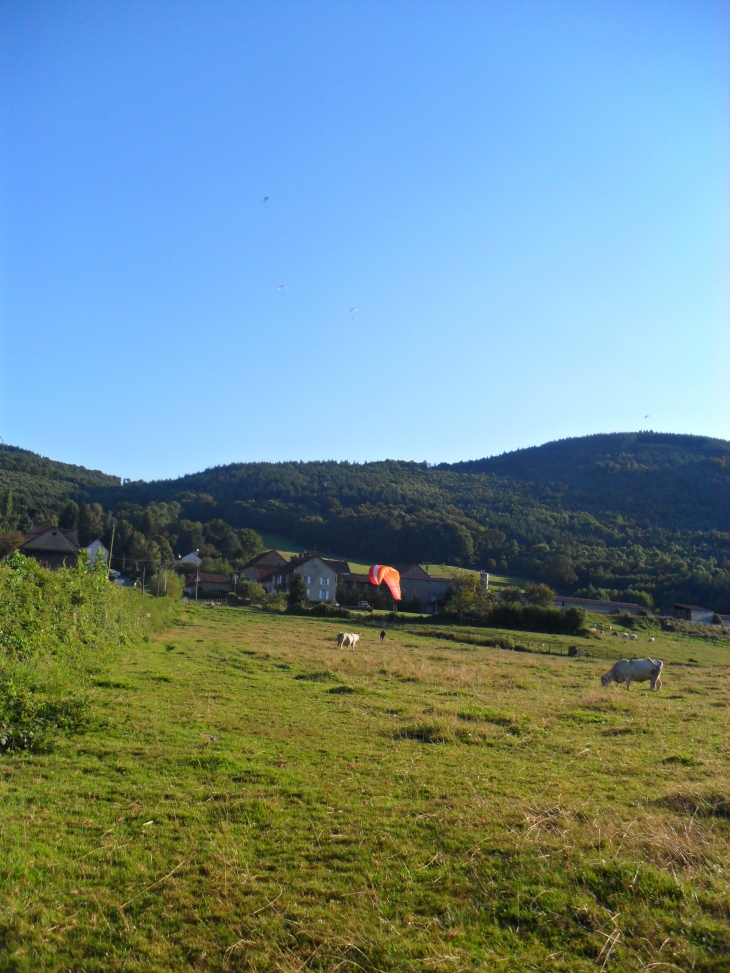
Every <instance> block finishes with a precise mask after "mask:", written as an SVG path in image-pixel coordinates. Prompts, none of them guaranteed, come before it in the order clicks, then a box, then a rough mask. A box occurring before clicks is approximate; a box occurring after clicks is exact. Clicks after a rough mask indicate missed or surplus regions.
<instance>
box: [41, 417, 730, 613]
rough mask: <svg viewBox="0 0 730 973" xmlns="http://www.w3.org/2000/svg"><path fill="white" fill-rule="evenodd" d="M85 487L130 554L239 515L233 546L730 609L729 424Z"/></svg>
mask: <svg viewBox="0 0 730 973" xmlns="http://www.w3.org/2000/svg"><path fill="white" fill-rule="evenodd" d="M44 462H45V461H44ZM79 489H80V488H79ZM84 489H85V490H87V489H88V493H89V496H93V498H94V500H95V501H96V502H97V503H99V504H100V505H101V508H103V511H104V512H105V516H106V515H111V514H112V513H113V515H114V517H116V518H117V519H118V520H119V521H120V524H121V521H124V523H125V524H127V525H129V527H123V532H124V531H126V533H127V536H128V537H131V538H133V541H130V542H129V543H130V544H131V547H130V556H131V551H132V550H133V549H136V550H142V549H143V546H144V545H143V539H144V538H147V539H153V538H156V540H155V544H156V545H157V549H158V550H164V551H167V549H168V548H169V549H170V550H172V551H174V552H175V553H182V547H183V546H184V545H185V544H187V543H188V542H190V543H191V546H200V544H199V543H197V544H192V541H193V538H195V539H196V541H201V539H202V541H203V542H204V543H208V544H209V545H210V546H211V547H212V548H215V550H217V551H219V552H220V553H221V555H222V556H224V555H225V552H224V551H223V550H222V547H223V546H225V544H224V541H223V540H222V539H218V538H219V535H220V537H221V538H222V537H223V536H224V535H225V534H226V530H230V531H231V532H232V534H233V535H234V537H230V536H229V537H228V549H229V550H231V551H232V550H233V548H234V547H235V536H238V538H239V541H240V543H241V549H245V547H246V546H247V545H246V543H245V542H244V539H243V538H242V536H241V535H240V531H241V530H243V529H246V528H248V529H254V530H257V531H264V532H270V533H275V534H281V535H285V536H288V537H291V538H293V539H294V540H296V541H297V542H298V543H299V544H300V545H301V547H302V549H304V548H311V549H316V550H319V551H321V552H322V553H324V554H333V555H337V554H347V555H348V556H351V557H358V558H361V559H362V560H378V561H391V562H404V561H419V562H432V563H450V564H458V565H462V566H465V567H479V568H484V569H486V570H491V571H500V572H502V573H509V574H512V575H516V576H519V577H524V578H529V579H534V580H537V581H545V582H547V583H548V584H551V585H552V586H554V587H556V588H558V589H559V590H562V591H565V592H568V591H570V592H580V593H582V594H586V595H598V596H600V597H604V596H607V597H612V598H620V599H623V600H639V601H643V602H644V603H646V604H647V605H649V604H652V603H658V604H662V603H665V602H667V601H669V600H670V599H677V600H686V601H693V602H698V603H706V604H708V605H709V606H711V607H714V608H716V610H718V611H730V443H727V442H724V441H722V440H713V439H708V438H706V437H700V436H674V435H662V434H656V433H621V434H613V435H600V436H589V437H583V438H579V439H568V440H562V441H560V442H557V443H547V444H545V445H544V446H540V447H535V448H533V449H529V450H519V451H517V452H514V453H508V454H505V455H503V456H498V457H493V458H490V459H482V460H476V461H473V462H469V463H457V464H453V465H448V464H442V465H439V466H436V467H433V466H428V465H427V464H425V463H412V462H401V461H396V460H386V461H382V462H375V463H364V464H356V463H347V462H344V463H337V462H309V463H297V462H289V463H234V464H230V465H228V466H220V467H215V468H212V469H209V470H205V471H203V472H201V473H196V474H192V475H189V476H184V477H180V478H178V479H175V480H161V481H154V482H151V483H145V482H137V483H129V484H124V485H118V481H117V483H116V484H114V485H112V484H108V485H103V484H99V485H98V486H97V487H87V486H86V485H85V484H84ZM110 522H111V521H110V520H109V523H110ZM213 524H215V528H214V529H211V528H212V525H213ZM191 525H192V526H191ZM221 525H222V526H221ZM130 528H131V530H130ZM224 528H225V529H224ZM208 535H210V536H208ZM163 542H164V543H163ZM166 544H167V547H166V546H165V545H166Z"/></svg>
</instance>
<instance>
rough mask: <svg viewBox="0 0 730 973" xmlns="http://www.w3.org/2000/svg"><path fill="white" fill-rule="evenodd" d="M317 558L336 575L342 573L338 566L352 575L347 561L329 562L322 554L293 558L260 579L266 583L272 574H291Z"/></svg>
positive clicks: (299, 555) (301, 555)
mask: <svg viewBox="0 0 730 973" xmlns="http://www.w3.org/2000/svg"><path fill="white" fill-rule="evenodd" d="M315 558H318V559H319V560H320V561H321V562H322V563H323V564H326V565H327V567H328V568H330V569H331V570H332V571H334V572H335V573H336V574H339V573H340V572H339V571H338V569H337V565H343V566H344V567H346V568H347V571H346V572H344V573H346V574H349V573H350V565H349V564H347V562H346V561H328V560H327V558H326V557H322V556H321V554H298V555H297V556H296V557H293V558H292V559H291V561H286V562H285V563H284V564H279V565H277V566H276V567H274V568H271V570H270V571H267V572H266V574H265V575H264V576H263V577H261V578H259V580H260V581H265V580H266V579H267V578H270V577H271V576H272V574H281V575H286V574H291V573H292V571H294V570H296V568H302V567H304V565H305V564H309V562H310V561H314V559H315Z"/></svg>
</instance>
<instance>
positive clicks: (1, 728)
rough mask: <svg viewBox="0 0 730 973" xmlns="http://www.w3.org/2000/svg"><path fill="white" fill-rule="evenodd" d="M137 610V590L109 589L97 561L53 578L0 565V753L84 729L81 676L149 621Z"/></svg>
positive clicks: (27, 566) (17, 565)
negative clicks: (107, 652) (56, 733)
mask: <svg viewBox="0 0 730 973" xmlns="http://www.w3.org/2000/svg"><path fill="white" fill-rule="evenodd" d="M151 604H152V602H150V601H147V602H146V605H148V606H150V605H151ZM144 605H145V602H143V601H142V599H141V598H140V595H139V594H138V593H137V592H131V591H125V590H124V589H122V588H118V587H116V586H115V585H111V584H109V581H108V578H107V567H106V563H105V562H104V561H103V560H102V559H101V558H98V559H97V563H96V564H95V565H93V566H90V565H89V564H88V563H87V561H86V559H85V558H83V557H81V558H80V559H79V563H78V564H77V565H76V566H75V567H73V568H62V569H60V570H59V571H55V572H51V571H47V570H46V569H45V568H42V567H41V566H40V565H39V564H38V563H37V562H36V561H34V560H32V559H29V558H26V557H24V556H23V555H22V554H19V553H16V554H14V555H13V556H12V557H11V558H10V559H9V560H8V561H6V562H5V563H3V564H0V751H2V752H4V751H6V750H10V749H16V748H25V749H27V748H31V747H34V746H37V745H38V744H39V743H40V742H41V741H42V740H44V739H46V738H47V737H48V736H49V735H50V733H51V731H54V732H61V731H66V732H72V731H75V730H78V729H80V728H81V727H83V725H84V724H85V722H86V719H87V709H88V706H87V701H86V698H85V696H84V694H83V686H84V683H85V679H86V676H87V673H88V670H89V668H90V667H91V666H92V665H98V659H99V655H100V653H101V652H103V651H104V650H106V649H108V648H111V647H112V646H117V645H119V643H120V642H123V641H125V640H126V639H127V638H128V637H129V635H130V634H131V633H132V632H133V631H135V630H139V629H140V628H142V627H143V626H146V625H147V620H146V616H150V621H152V619H151V616H152V614H153V613H152V612H143V611H142V610H141V609H142V608H143V606H144ZM154 614H155V615H158V614H162V615H165V614H166V613H165V611H164V610H163V611H162V612H155V613H154ZM143 616H145V617H143Z"/></svg>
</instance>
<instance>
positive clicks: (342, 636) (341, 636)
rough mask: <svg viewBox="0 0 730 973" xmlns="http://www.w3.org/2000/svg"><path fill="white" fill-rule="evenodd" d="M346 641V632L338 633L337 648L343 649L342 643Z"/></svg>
mask: <svg viewBox="0 0 730 973" xmlns="http://www.w3.org/2000/svg"><path fill="white" fill-rule="evenodd" d="M344 641H345V632H338V633H337V648H338V649H341V648H342V643H343V642H344Z"/></svg>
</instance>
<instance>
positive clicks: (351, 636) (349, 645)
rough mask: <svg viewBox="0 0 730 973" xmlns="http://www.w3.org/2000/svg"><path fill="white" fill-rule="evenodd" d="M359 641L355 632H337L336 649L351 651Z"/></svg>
mask: <svg viewBox="0 0 730 973" xmlns="http://www.w3.org/2000/svg"><path fill="white" fill-rule="evenodd" d="M359 640H360V636H359V634H356V633H355V632H338V633H337V648H338V649H353V650H354V648H355V646H356V645H357V643H358V642H359Z"/></svg>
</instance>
